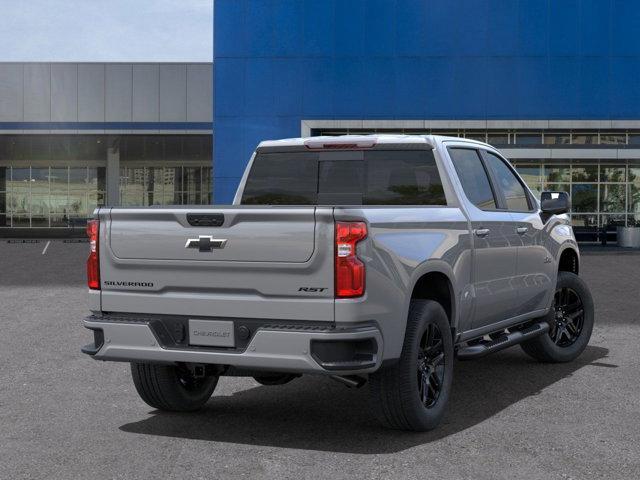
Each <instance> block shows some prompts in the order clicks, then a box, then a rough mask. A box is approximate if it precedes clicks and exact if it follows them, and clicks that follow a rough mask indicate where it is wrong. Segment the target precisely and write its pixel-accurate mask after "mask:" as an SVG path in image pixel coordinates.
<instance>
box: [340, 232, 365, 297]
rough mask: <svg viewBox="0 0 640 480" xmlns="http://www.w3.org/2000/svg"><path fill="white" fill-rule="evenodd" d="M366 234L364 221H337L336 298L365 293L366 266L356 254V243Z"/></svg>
mask: <svg viewBox="0 0 640 480" xmlns="http://www.w3.org/2000/svg"><path fill="white" fill-rule="evenodd" d="M366 236H367V225H366V224H365V223H364V222H336V246H335V249H336V250H335V256H336V264H335V274H336V286H335V288H336V291H335V296H336V298H338V297H339V298H349V297H360V296H362V295H364V280H365V267H364V263H362V262H361V261H360V259H359V258H358V257H357V255H356V244H357V243H358V242H359V241H361V240H363V239H364V238H365V237H366Z"/></svg>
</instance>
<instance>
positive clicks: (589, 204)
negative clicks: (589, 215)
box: [571, 183, 598, 212]
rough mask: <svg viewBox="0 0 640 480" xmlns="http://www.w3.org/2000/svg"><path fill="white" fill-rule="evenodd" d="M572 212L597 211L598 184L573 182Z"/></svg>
mask: <svg viewBox="0 0 640 480" xmlns="http://www.w3.org/2000/svg"><path fill="white" fill-rule="evenodd" d="M571 211H572V212H597V211H598V185H592V184H584V183H574V184H573V185H572V193H571Z"/></svg>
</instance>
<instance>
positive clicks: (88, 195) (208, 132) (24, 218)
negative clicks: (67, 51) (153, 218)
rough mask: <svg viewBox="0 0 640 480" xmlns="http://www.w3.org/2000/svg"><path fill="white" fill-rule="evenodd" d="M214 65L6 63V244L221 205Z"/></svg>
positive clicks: (0, 197) (1, 173) (1, 66)
mask: <svg viewBox="0 0 640 480" xmlns="http://www.w3.org/2000/svg"><path fill="white" fill-rule="evenodd" d="M212 76H213V72H212V64H211V63H189V64H173V63H171V64H169V63H160V64H158V63H135V64H130V63H127V64H124V63H0V236H31V235H47V236H51V235H68V234H71V233H74V232H75V233H77V232H79V231H82V228H83V225H84V223H85V222H86V218H87V216H89V215H90V214H91V213H92V212H93V210H94V208H95V207H96V206H101V205H166V204H208V203H211V201H212V197H211V194H212V167H213V162H212V132H213V130H212V105H213V102H212V89H213V85H212V81H213V79H212Z"/></svg>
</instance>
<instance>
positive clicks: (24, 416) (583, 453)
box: [0, 240, 640, 480]
mask: <svg viewBox="0 0 640 480" xmlns="http://www.w3.org/2000/svg"><path fill="white" fill-rule="evenodd" d="M45 245H46V241H45V242H41V243H37V244H13V243H12V244H9V243H6V241H4V240H2V241H0V305H1V309H0V331H1V332H2V334H1V335H0V478H2V479H18V478H29V479H31V478H48V479H51V478H54V479H58V478H59V479H75V478H123V479H132V478H141V479H149V478H181V479H184V478H224V479H233V478H278V479H284V478H291V479H294V478H295V479H300V478H332V479H339V478H367V479H371V478H420V479H425V478H433V479H449V478H451V479H458V478H465V479H466V478H468V479H503V478H504V479H513V478H526V479H545V480H546V479H583V478H607V479H609V478H611V479H614V478H615V479H635V478H639V477H640V347H639V341H640V291H639V290H640V288H639V287H640V276H639V273H638V272H639V271H640V255H639V254H636V253H624V254H619V255H617V254H616V255H611V254H590V255H584V256H583V259H582V273H583V276H584V278H585V279H586V280H587V282H588V284H589V285H590V286H591V288H592V290H593V292H594V297H595V302H596V328H595V330H594V334H593V337H592V340H591V344H590V346H589V347H588V349H587V350H586V351H585V353H584V354H583V356H582V357H581V358H580V359H579V360H578V361H576V362H574V363H571V364H563V365H545V364H539V363H536V362H534V361H532V360H530V359H529V358H528V357H526V356H525V355H524V354H523V353H522V352H521V351H520V349H519V348H518V347H515V348H511V349H508V350H506V351H503V352H501V353H498V354H496V355H494V356H491V357H487V358H485V359H482V360H479V361H476V362H469V363H461V362H458V363H457V364H456V367H455V378H454V391H453V396H452V403H451V405H450V408H449V411H448V415H447V418H446V420H445V422H444V424H443V425H441V427H440V428H439V429H438V430H436V431H433V432H430V433H424V434H411V433H405V432H395V431H389V430H384V429H382V428H380V427H379V426H378V425H377V424H376V422H375V420H373V419H372V417H371V416H370V415H369V411H368V407H367V393H368V392H367V387H366V386H365V387H364V388H362V389H360V390H351V389H347V388H345V387H344V386H342V385H340V384H338V383H336V382H334V381H332V380H329V379H324V378H317V377H306V378H301V379H297V380H295V381H293V382H292V383H290V384H288V385H285V386H274V387H266V386H261V385H259V384H257V383H256V382H255V381H253V380H252V379H246V378H243V379H234V378H222V379H221V381H220V384H219V387H218V389H217V390H216V392H215V394H214V396H213V398H212V399H211V400H210V402H209V404H208V405H207V408H206V409H205V410H204V411H202V412H199V413H195V414H166V413H159V412H157V411H154V410H153V409H151V408H149V407H148V406H147V405H145V404H144V403H143V402H142V401H141V400H140V399H139V398H138V396H137V394H136V392H135V390H134V388H133V385H132V383H131V380H130V375H129V370H128V365H127V364H115V363H99V362H95V361H93V360H91V359H89V358H88V357H86V356H84V355H82V354H81V353H80V346H81V345H83V344H85V343H89V340H90V335H89V333H88V332H87V331H85V330H84V328H82V326H81V319H82V317H83V316H84V315H86V307H85V297H84V290H85V287H84V259H85V256H86V251H87V245H86V244H67V243H62V242H61V241H52V242H51V244H50V245H49V246H48V248H47V251H46V254H45V255H43V254H42V250H43V249H44V247H45Z"/></svg>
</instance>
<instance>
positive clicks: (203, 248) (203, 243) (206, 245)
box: [184, 235, 227, 252]
mask: <svg viewBox="0 0 640 480" xmlns="http://www.w3.org/2000/svg"><path fill="white" fill-rule="evenodd" d="M226 244H227V239H226V238H213V237H212V236H211V235H199V236H198V238H190V239H188V240H187V243H186V244H185V246H184V248H197V249H198V251H200V252H211V251H213V249H214V248H224V246H225V245H226Z"/></svg>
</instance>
